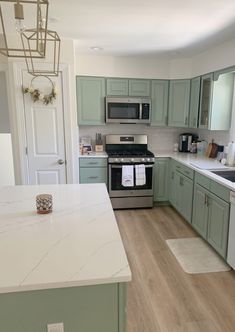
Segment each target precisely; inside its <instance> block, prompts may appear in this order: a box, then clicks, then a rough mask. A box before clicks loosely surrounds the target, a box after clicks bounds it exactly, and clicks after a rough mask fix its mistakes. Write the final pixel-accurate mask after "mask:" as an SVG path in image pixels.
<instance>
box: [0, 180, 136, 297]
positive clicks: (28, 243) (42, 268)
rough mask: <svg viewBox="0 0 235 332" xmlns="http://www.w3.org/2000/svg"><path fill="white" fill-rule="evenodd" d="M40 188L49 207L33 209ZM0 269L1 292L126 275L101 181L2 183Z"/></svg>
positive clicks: (116, 279) (122, 279) (105, 280)
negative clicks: (44, 212)
mask: <svg viewBox="0 0 235 332" xmlns="http://www.w3.org/2000/svg"><path fill="white" fill-rule="evenodd" d="M40 193H50V194H52V196H53V212H52V213H50V214H47V215H39V214H37V213H36V208H35V197H36V195H37V194H40ZM0 270H1V272H0V293H7V292H19V291H26V290H39V289H50V288H62V287H72V286H85V285H97V284H108V283H117V282H127V281H130V280H131V271H130V268H129V264H128V261H127V257H126V253H125V250H124V247H123V243H122V240H121V237H120V233H119V230H118V226H117V223H116V219H115V216H114V213H113V209H112V206H111V203H110V199H109V196H108V193H107V189H106V187H105V185H104V184H80V185H79V184H74V185H48V186H8V187H0Z"/></svg>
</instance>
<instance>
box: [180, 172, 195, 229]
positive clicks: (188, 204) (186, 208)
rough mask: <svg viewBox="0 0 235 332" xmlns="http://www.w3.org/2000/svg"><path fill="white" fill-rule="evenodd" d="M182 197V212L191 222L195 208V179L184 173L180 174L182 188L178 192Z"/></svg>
mask: <svg viewBox="0 0 235 332" xmlns="http://www.w3.org/2000/svg"><path fill="white" fill-rule="evenodd" d="M178 196H179V199H180V211H179V212H180V213H181V215H182V216H183V217H184V218H185V219H186V220H187V221H188V222H190V223H191V221H192V208H193V181H192V180H191V179H189V178H187V177H186V176H184V175H180V190H179V193H178Z"/></svg>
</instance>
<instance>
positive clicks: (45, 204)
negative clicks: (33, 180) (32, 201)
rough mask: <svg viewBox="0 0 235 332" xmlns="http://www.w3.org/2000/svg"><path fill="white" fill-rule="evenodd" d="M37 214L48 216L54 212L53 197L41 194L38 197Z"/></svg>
mask: <svg viewBox="0 0 235 332" xmlns="http://www.w3.org/2000/svg"><path fill="white" fill-rule="evenodd" d="M36 207H37V213H39V214H46V213H50V212H52V207H53V204H52V195H50V194H40V195H37V196H36Z"/></svg>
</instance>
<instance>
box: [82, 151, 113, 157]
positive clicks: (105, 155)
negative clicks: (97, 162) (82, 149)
mask: <svg viewBox="0 0 235 332" xmlns="http://www.w3.org/2000/svg"><path fill="white" fill-rule="evenodd" d="M91 157H92V158H107V157H108V155H107V153H106V152H105V151H104V152H91V153H90V154H80V155H79V158H91Z"/></svg>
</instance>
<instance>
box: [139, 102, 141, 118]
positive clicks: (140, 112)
mask: <svg viewBox="0 0 235 332" xmlns="http://www.w3.org/2000/svg"><path fill="white" fill-rule="evenodd" d="M139 105H140V115H139V119H140V120H142V103H140V104H139Z"/></svg>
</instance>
